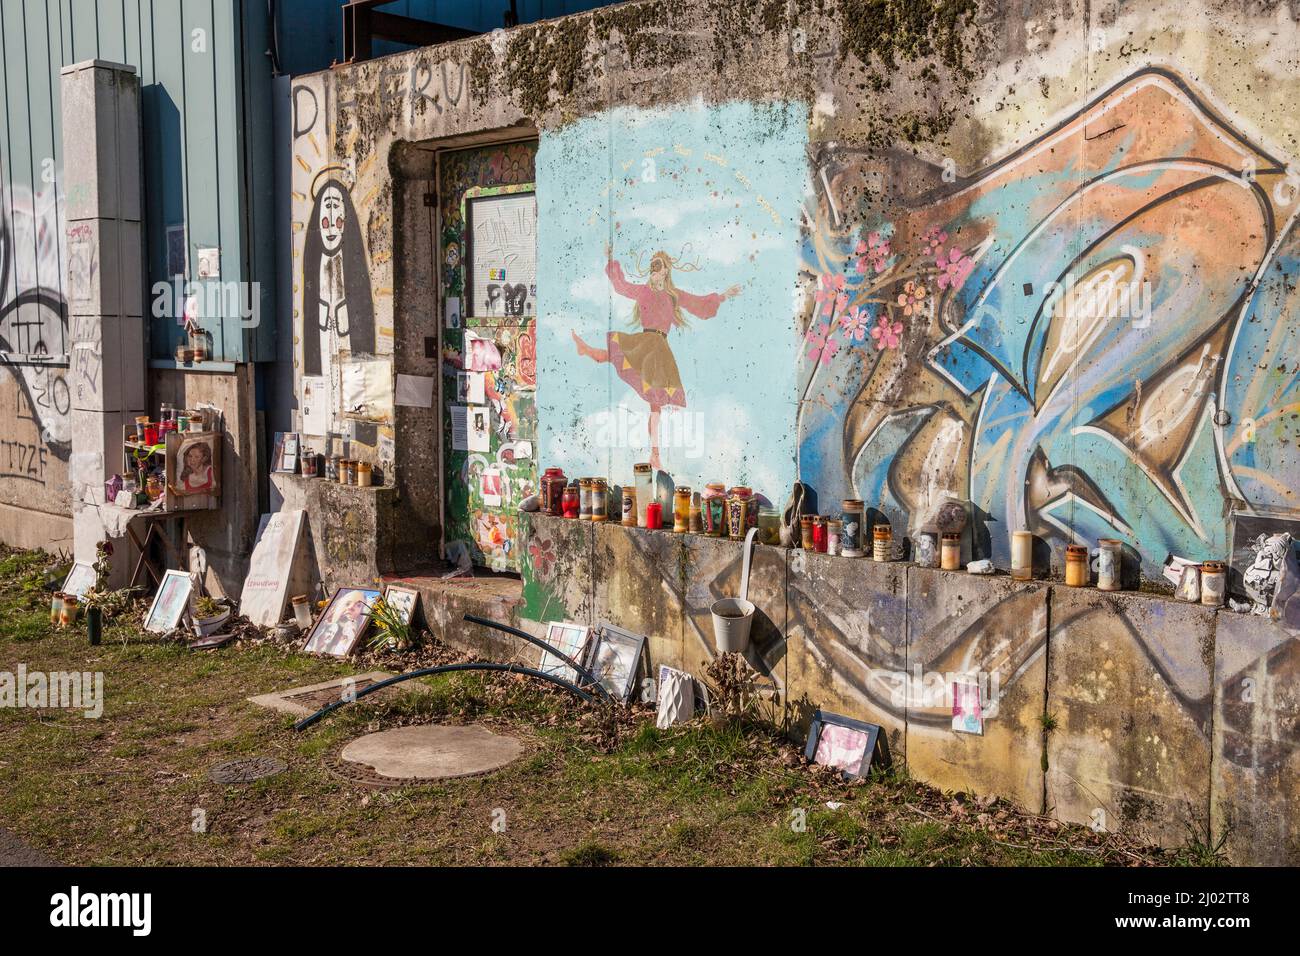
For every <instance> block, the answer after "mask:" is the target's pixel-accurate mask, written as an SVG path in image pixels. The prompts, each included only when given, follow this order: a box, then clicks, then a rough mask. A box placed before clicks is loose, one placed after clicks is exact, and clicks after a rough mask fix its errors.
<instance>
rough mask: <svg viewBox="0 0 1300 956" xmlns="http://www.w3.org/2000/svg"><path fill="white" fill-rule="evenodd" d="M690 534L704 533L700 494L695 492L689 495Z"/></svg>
mask: <svg viewBox="0 0 1300 956" xmlns="http://www.w3.org/2000/svg"><path fill="white" fill-rule="evenodd" d="M690 526H691V534H700V533H701V532H703V531H704V508H703V503H702V502H701V501H700V493H699V492H698V491H697V492H695V494H693V495H691V521H690Z"/></svg>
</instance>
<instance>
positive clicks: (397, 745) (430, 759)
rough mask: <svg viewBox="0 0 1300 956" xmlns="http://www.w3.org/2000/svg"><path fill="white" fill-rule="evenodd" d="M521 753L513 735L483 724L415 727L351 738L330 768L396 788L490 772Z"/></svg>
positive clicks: (366, 780) (358, 780) (356, 778)
mask: <svg viewBox="0 0 1300 956" xmlns="http://www.w3.org/2000/svg"><path fill="white" fill-rule="evenodd" d="M523 751H524V747H523V744H522V743H520V742H519V741H518V740H516V739H515V738H513V737H506V736H502V735H500V734H494V733H492V731H490V730H488V729H487V728H486V727H480V726H477V725H470V726H468V727H459V726H438V725H420V726H414V727H399V728H397V729H395V730H385V731H382V732H380V733H377V734H367V735H366V736H364V737H361V738H359V739H357V740H354V741H352V742H351V743H349V744H348V745H347V746H345V747H344V748H343V749H342V751H340V753H339V755H338V759H337V761H336V762H335V765H334V768H333V769H334V772H335V773H338V774H340V775H346V776H348V777H350V778H351V779H352V780H353V781H355V782H357V783H364V784H366V785H368V786H393V785H394V784H396V785H398V786H400V785H401V784H403V783H407V784H419V783H428V782H433V781H437V780H447V779H450V778H455V777H475V776H478V775H479V774H485V773H491V772H492V771H493V770H499V769H500V768H502V767H504V766H505V765H506V764H508V763H511V762H512V761H514V760H516V759H517V758H518V757H519V756H520V754H522V753H523ZM348 764H352V765H353V766H352V768H348V767H347V766H346V765H348Z"/></svg>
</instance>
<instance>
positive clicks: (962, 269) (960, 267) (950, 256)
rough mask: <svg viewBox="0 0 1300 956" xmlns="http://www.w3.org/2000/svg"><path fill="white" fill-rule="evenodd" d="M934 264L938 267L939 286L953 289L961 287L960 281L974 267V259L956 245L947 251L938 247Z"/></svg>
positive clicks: (963, 279) (963, 280)
mask: <svg viewBox="0 0 1300 956" xmlns="http://www.w3.org/2000/svg"><path fill="white" fill-rule="evenodd" d="M934 264H935V265H936V266H938V267H939V278H938V283H939V288H940V289H953V290H954V291H955V290H957V289H960V288H961V286H962V283H963V282H965V281H966V277H967V276H969V275H970V274H971V271H972V270H973V269H974V268H975V261H974V260H973V259H971V258H970V257H968V256H967V255H966V254H965V253H964V252H962V251H961V250H960V249H958V248H957V247H956V246H953V247H952V248H951V249H949V250H948V251H947V252H944V251H943V250H942V249H940V250H939V255H938V257H936V258H935V260H934Z"/></svg>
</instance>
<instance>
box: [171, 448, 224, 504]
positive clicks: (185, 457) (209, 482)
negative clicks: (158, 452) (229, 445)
mask: <svg viewBox="0 0 1300 956" xmlns="http://www.w3.org/2000/svg"><path fill="white" fill-rule="evenodd" d="M168 439H169V441H168V442H167V480H168V482H169V483H170V488H171V493H172V494H174V495H177V496H178V497H182V498H184V497H189V496H193V495H214V496H215V495H219V494H221V433H220V432H186V433H185V434H184V435H174V436H173V435H169V436H168ZM173 449H174V451H173Z"/></svg>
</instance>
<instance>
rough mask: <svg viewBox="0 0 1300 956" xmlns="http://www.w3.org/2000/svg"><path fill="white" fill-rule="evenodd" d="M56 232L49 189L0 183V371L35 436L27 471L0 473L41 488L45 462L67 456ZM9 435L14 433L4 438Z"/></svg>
mask: <svg viewBox="0 0 1300 956" xmlns="http://www.w3.org/2000/svg"><path fill="white" fill-rule="evenodd" d="M0 173H3V170H0ZM62 231H63V230H62V197H61V196H60V194H59V192H58V187H57V185H51V186H49V188H47V189H46V190H45V191H43V192H39V193H33V192H32V191H31V190H29V189H27V188H26V187H24V186H21V185H14V184H10V183H8V182H6V181H5V180H4V179H3V178H2V177H0V353H3V354H4V360H3V365H0V368H3V370H4V373H3V374H5V375H6V377H7V376H12V377H13V379H14V381H15V382H16V383H17V387H18V392H17V396H16V408H15V409H14V411H13V414H14V416H15V417H16V418H17V419H18V420H19V421H25V422H27V423H28V425H29V427H30V430H31V431H32V432H33V433H34V436H35V438H34V441H32V442H28V443H26V444H25V445H24V448H25V449H26V450H28V451H29V452H30V454H29V455H28V460H29V461H30V462H32V464H30V465H29V466H24V467H18V468H13V467H9V468H6V467H4V466H3V465H0V472H3V474H4V475H5V476H8V477H20V478H23V479H24V480H33V481H38V482H39V483H41V484H44V480H45V479H44V470H45V469H44V462H46V461H47V460H48V459H50V458H53V459H56V460H58V461H62V462H66V461H67V460H68V458H69V457H70V455H71V451H72V435H71V422H70V419H69V413H70V412H71V409H72V393H71V390H70V388H69V385H68V376H67V368H66V366H65V365H63V364H60V365H55V364H52V363H53V362H54V361H61V362H66V358H60V357H62V356H65V355H66V352H67V347H68V346H67V342H68V307H67V302H66V301H65V300H64V297H63V294H62V291H61V290H62V285H63V275H64V266H63V262H64V257H63V254H62V248H61V242H60V237H61V236H62ZM17 435H18V431H17V429H15V430H14V432H13V434H12V436H7V437H14V438H16V437H17ZM9 444H14V445H17V444H21V443H20V442H11V443H9ZM10 457H13V456H12V455H10ZM37 462H40V463H41V464H40V466H39V467H37V464H36V463H37Z"/></svg>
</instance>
